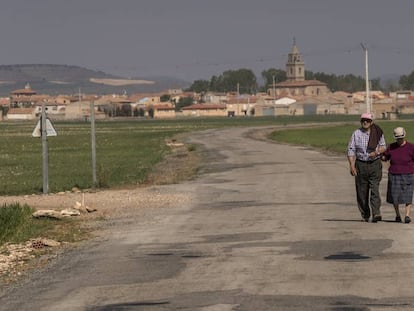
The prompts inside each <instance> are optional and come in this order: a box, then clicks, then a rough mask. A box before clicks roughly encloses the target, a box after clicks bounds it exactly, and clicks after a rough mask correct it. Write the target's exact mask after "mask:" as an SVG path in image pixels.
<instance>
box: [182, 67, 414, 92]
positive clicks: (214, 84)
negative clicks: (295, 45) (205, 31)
mask: <svg viewBox="0 0 414 311" xmlns="http://www.w3.org/2000/svg"><path fill="white" fill-rule="evenodd" d="M261 76H262V80H263V83H262V85H259V84H258V81H257V78H256V76H255V74H254V73H253V71H252V70H250V69H245V68H242V69H238V70H227V71H224V72H223V73H222V74H221V75H218V76H216V75H214V76H212V77H211V79H210V80H195V81H194V82H193V83H192V84H191V86H190V87H189V88H188V89H187V91H192V92H197V93H205V92H239V93H244V94H255V93H257V92H266V91H267V89H269V88H270V87H271V86H272V84H273V83H279V82H283V81H285V80H286V72H285V71H284V70H281V69H276V68H270V69H267V70H263V71H262V72H261ZM305 79H306V80H319V81H321V82H324V83H326V84H327V86H328V88H329V89H330V90H331V91H332V92H335V91H344V92H349V93H354V92H358V91H364V90H365V78H364V77H361V76H355V75H353V74H346V75H335V74H326V73H323V72H312V71H305ZM370 89H371V90H380V91H383V92H392V91H396V90H414V71H412V72H411V73H410V74H409V75H402V76H400V78H399V80H398V81H381V80H380V79H379V78H377V79H372V80H370Z"/></svg>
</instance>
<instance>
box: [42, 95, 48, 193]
mask: <svg viewBox="0 0 414 311" xmlns="http://www.w3.org/2000/svg"><path fill="white" fill-rule="evenodd" d="M41 118H42V119H41V133H42V134H41V135H42V168H43V170H42V172H43V174H42V175H43V194H47V193H49V156H48V149H47V129H46V118H47V116H46V104H45V101H44V100H43V102H42V116H41Z"/></svg>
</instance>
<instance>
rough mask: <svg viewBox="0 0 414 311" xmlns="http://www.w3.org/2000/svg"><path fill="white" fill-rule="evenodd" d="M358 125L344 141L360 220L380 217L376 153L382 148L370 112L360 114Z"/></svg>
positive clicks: (382, 140)
mask: <svg viewBox="0 0 414 311" xmlns="http://www.w3.org/2000/svg"><path fill="white" fill-rule="evenodd" d="M360 121H361V127H360V128H358V129H356V130H355V131H354V132H353V133H352V136H351V138H350V140H349V143H348V162H349V167H350V173H351V175H352V176H355V188H356V197H357V203H358V208H359V211H360V212H361V216H362V220H363V221H366V222H368V221H369V218H370V216H371V211H372V222H378V221H381V220H382V217H381V211H380V207H381V197H380V194H379V184H380V181H381V179H382V163H381V160H380V155H381V153H383V152H384V151H385V150H386V143H385V138H384V134H383V131H382V129H381V128H380V127H379V126H378V125H376V124H374V122H373V116H372V114H371V113H363V114H362V115H361V120H360Z"/></svg>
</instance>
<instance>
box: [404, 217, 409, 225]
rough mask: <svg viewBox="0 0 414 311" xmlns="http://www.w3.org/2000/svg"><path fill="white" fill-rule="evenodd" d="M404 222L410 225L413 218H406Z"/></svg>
mask: <svg viewBox="0 0 414 311" xmlns="http://www.w3.org/2000/svg"><path fill="white" fill-rule="evenodd" d="M404 222H405V223H406V224H409V223H410V222H411V218H410V216H405V218H404Z"/></svg>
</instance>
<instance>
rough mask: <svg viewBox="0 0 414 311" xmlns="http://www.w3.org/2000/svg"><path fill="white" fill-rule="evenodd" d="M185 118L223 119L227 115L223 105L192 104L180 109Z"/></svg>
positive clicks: (225, 107)
mask: <svg viewBox="0 0 414 311" xmlns="http://www.w3.org/2000/svg"><path fill="white" fill-rule="evenodd" d="M181 110H182V112H181V113H180V114H181V115H182V116H186V117H225V116H227V115H228V113H227V106H226V105H223V104H193V105H190V106H187V107H184V108H182V109H181Z"/></svg>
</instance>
